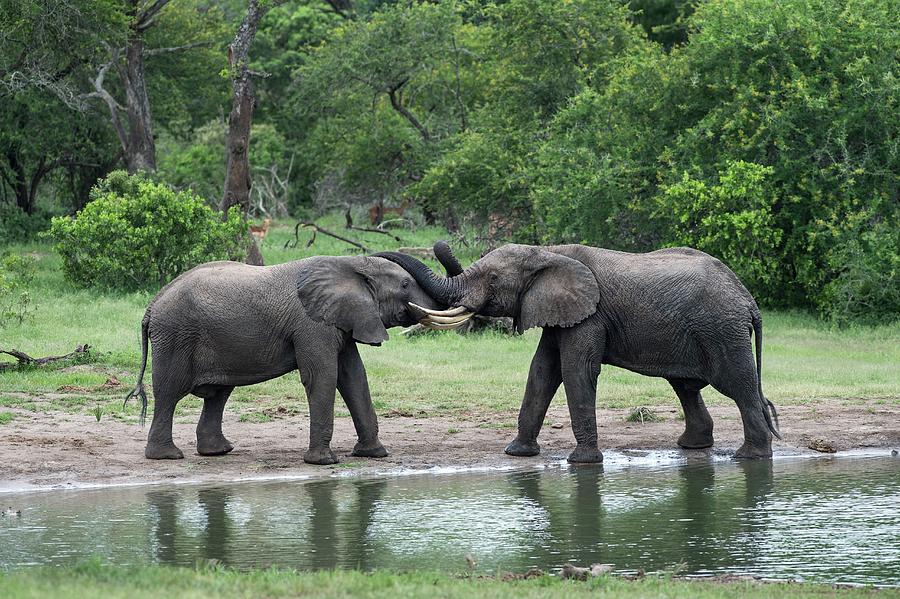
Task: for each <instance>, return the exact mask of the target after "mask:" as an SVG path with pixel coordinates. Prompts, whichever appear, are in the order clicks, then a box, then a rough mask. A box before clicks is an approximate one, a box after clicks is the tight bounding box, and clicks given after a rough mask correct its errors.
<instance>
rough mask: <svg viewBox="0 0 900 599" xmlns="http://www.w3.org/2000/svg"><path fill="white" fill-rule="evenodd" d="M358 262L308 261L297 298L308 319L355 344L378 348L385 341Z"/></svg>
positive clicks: (339, 259) (368, 282)
mask: <svg viewBox="0 0 900 599" xmlns="http://www.w3.org/2000/svg"><path fill="white" fill-rule="evenodd" d="M358 260H359V259H358V258H348V257H346V258H345V257H331V258H328V257H322V258H310V259H309V260H307V261H306V264H304V265H303V267H302V268H301V270H300V275H299V277H298V280H297V295H298V296H299V297H300V303H302V304H303V308H304V309H305V310H306V313H307V314H309V316H310V317H312V318H314V319H315V320H318V321H320V322H324V323H326V324H330V325H334V326H336V327H337V328H339V329H341V330H342V331H344V332H346V333H350V334H351V335H352V337H353V339H355V340H356V341H358V342H360V343H366V344H368V345H381V343H382V342H383V341H386V340H387V338H388V334H387V330H385V328H384V323H382V322H381V313H380V311H379V309H378V302H377V301H376V300H375V297H376V296H375V293H374V292H373V288H372V286H373V285H374V283H373V282H372V281H371V280H370V279H369V278H368V277H366V275H364V274H363V273H362V271H361V269H360V268H358V266H359V265H358V264H357V263H356V262H357V261H358Z"/></svg>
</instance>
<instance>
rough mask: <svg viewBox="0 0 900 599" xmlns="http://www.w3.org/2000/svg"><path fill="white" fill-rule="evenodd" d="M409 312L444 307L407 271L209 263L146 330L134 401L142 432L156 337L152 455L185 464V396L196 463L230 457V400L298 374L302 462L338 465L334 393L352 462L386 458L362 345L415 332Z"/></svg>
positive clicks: (363, 264)
mask: <svg viewBox="0 0 900 599" xmlns="http://www.w3.org/2000/svg"><path fill="white" fill-rule="evenodd" d="M410 303H412V304H414V305H417V306H421V307H423V308H425V309H428V308H430V307H431V308H433V307H437V306H436V305H435V303H434V301H433V300H432V299H431V298H430V297H429V296H428V295H427V294H426V293H425V292H424V291H423V290H422V289H421V288H420V287H419V286H418V285H417V284H416V282H415V281H414V280H413V279H412V277H411V276H410V275H409V274H408V273H407V272H406V271H405V270H404V269H402V268H401V267H400V266H398V265H396V264H394V263H392V262H390V261H388V260H384V259H381V258H374V257H367V256H356V257H316V258H308V259H306V260H298V261H295V262H289V263H286V264H280V265H277V266H268V267H262V266H248V265H246V264H240V263H237V262H211V263H208V264H203V265H200V266H198V267H196V268H194V269H192V270H190V271H188V272H186V273H183V274H181V275H179V276H178V277H177V278H176V279H174V280H173V281H172V282H171V283H169V284H168V285H166V286H165V287H164V288H163V289H162V290H161V291H160V292H159V293H158V294H157V295H156V297H155V298H154V299H153V301H152V302H150V306H149V307H148V308H147V311H146V313H145V314H144V319H143V321H142V322H141V344H142V358H141V359H142V363H141V372H140V375H139V377H138V382H137V386H136V387H135V389H134V390H133V391H132V392H131V393H129V395H128V397H129V398H130V397H134V396H137V397H140V398H141V400H142V411H141V420H142V422H143V419H144V415H145V414H146V410H147V395H146V393H145V391H144V387H143V378H144V372H145V370H146V367H147V340H148V337H149V340H150V342H151V343H152V348H153V394H154V411H153V422H152V424H151V425H150V433H149V435H148V439H147V447H146V450H145V455H146V456H147V457H148V458H152V459H163V458H172V459H177V458H182V457H184V455H183V454H182V452H181V450H180V449H178V447H176V446H175V443H174V442H173V440H172V418H173V416H174V413H175V406H176V404H177V403H178V401H179V400H181V398H183V397H184V396H185V395H187V394H189V393H190V394H193V395H196V396H198V397H201V398H203V411H202V413H201V414H200V421H199V423H198V424H197V453H199V454H201V455H221V454H225V453H228V452H229V451H231V450H232V448H233V447H232V444H231V443H229V442H228V440H227V439H226V438H225V437H224V436H223V434H222V413H223V410H224V408H225V402H226V400H227V399H228V396H229V395H230V394H231V391H232V390H233V389H234V388H235V387H237V386H241V385H252V384H255V383H260V382H262V381H266V380H269V379H273V378H276V377H279V376H282V375H284V374H287V373H288V372H291V371H294V370H298V369H299V371H300V378H301V380H302V382H303V385H304V387H305V389H306V395H307V399H308V401H309V422H310V431H309V449H308V451H306V453H305V454H304V456H303V459H304V461H306V462H308V463H311V464H333V463H335V462H337V461H338V460H337V457H336V456H335V454H334V452H333V451H332V450H331V447H330V444H331V436H332V431H333V426H334V398H335V389H337V390H338V391H340V393H341V396H342V397H343V398H344V401H345V402H346V404H347V408H348V409H349V410H350V415H351V417H352V418H353V424H354V426H355V427H356V432H357V435H358V437H359V442H358V443H357V444H356V446H355V447H354V448H353V455H355V456H367V457H384V456H386V455H387V451H386V450H385V448H384V446H383V445H382V444H381V441H379V439H378V421H377V419H376V416H375V410H374V407H373V406H372V399H371V397H370V395H369V384H368V381H367V379H366V371H365V367H364V366H363V363H362V360H361V359H360V356H359V352H358V351H357V348H356V343H366V344H369V345H380V344H381V342H382V341H385V340H386V339H387V337H388V335H387V330H386V329H387V328H390V327H394V326H409V325H412V324H414V323H415V322H416V320H417V318H415V317H414V313H413V312H411V310H412V309H411V308H410V306H409V304H410ZM126 401H127V398H126Z"/></svg>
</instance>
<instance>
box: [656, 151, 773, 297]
mask: <svg viewBox="0 0 900 599" xmlns="http://www.w3.org/2000/svg"><path fill="white" fill-rule="evenodd" d="M771 174H772V168H771V167H764V166H760V165H758V164H753V163H750V162H743V161H737V162H729V163H727V165H726V168H725V171H724V172H721V173H719V178H718V179H719V180H718V182H716V183H714V184H708V183H706V182H705V181H703V180H702V179H694V178H693V177H691V176H690V175H689V174H688V173H685V174H684V176H683V177H682V179H681V180H680V181H678V182H676V183H673V184H671V185H668V186H664V187H663V188H662V193H661V194H660V195H659V196H658V197H657V202H658V209H657V213H656V214H657V217H658V218H659V219H661V220H662V221H663V222H665V223H666V225H667V228H668V230H669V232H670V233H669V235H670V239H671V244H672V245H687V246H691V247H695V248H697V249H698V250H703V251H704V252H707V253H709V254H711V255H713V256H715V257H717V258H719V259H720V260H722V261H723V262H725V263H726V264H728V265H729V266H730V267H731V268H732V270H734V271H735V273H737V275H738V276H739V277H740V278H741V280H742V281H743V282H744V284H745V285H747V287H748V288H749V289H750V290H751V291H753V292H755V293H761V292H765V290H766V286H767V285H768V284H770V283H771V282H772V280H773V278H774V277H773V273H774V272H775V270H776V269H777V268H778V260H777V255H778V254H777V252H778V246H779V243H780V242H781V237H782V231H781V230H780V229H778V228H777V227H776V226H775V218H774V216H773V214H772V207H773V206H774V204H775V193H774V191H773V190H772V189H771V188H770V187H769V186H768V185H767V181H766V179H767V178H768V177H769V176H771Z"/></svg>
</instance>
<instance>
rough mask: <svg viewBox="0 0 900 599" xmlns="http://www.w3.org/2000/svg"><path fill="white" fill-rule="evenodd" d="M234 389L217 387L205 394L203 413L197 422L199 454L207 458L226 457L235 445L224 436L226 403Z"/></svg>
mask: <svg viewBox="0 0 900 599" xmlns="http://www.w3.org/2000/svg"><path fill="white" fill-rule="evenodd" d="M233 390H234V387H216V388H214V389H212V390H210V392H209V393H203V395H202V396H201V397H203V411H202V412H200V420H199V421H198V422H197V453H199V454H200V455H205V456H214V455H225V454H226V453H228V452H229V451H231V450H232V449H234V445H232V444H231V442H229V441H228V439H226V438H225V435H223V434H222V415H223V413H224V412H225V402H226V401H228V396H229V395H231V392H232V391H233Z"/></svg>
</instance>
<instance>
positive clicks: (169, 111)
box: [0, 0, 900, 321]
mask: <svg viewBox="0 0 900 599" xmlns="http://www.w3.org/2000/svg"><path fill="white" fill-rule="evenodd" d="M53 1H54V2H56V3H61V4H62V5H65V6H66V7H69V9H70V11H71V14H69V13H55V12H53V11H48V10H45V11H43V12H42V10H41V6H43V5H42V4H41V3H39V2H35V1H34V0H30V1H29V2H25V3H20V5H19V7H18V8H16V9H15V10H12V11H9V12H8V13H7V14H5V15H4V14H0V24H7V25H10V28H9V30H10V31H18V32H19V33H18V34H17V36H7V37H3V36H0V49H2V50H4V51H6V50H8V51H6V52H5V54H4V52H0V54H4V56H5V58H4V60H5V61H6V62H3V61H0V95H2V96H3V97H4V100H6V101H4V102H0V121H2V123H3V126H0V145H4V148H0V150H3V151H0V175H3V177H2V181H3V182H2V184H0V201H2V200H5V201H6V202H8V203H10V204H15V203H16V202H18V201H20V198H22V197H26V199H27V196H28V194H29V193H32V190H31V189H30V188H29V186H28V185H25V186H24V187H23V186H22V185H19V183H20V182H21V181H29V180H32V175H33V174H34V173H41V172H42V170H41V169H44V170H46V171H47V173H45V174H46V177H45V179H46V181H47V183H46V184H45V185H44V186H42V190H44V193H41V194H38V199H43V200H44V204H45V206H44V207H43V208H42V207H41V205H40V204H38V205H37V206H35V207H34V208H33V210H32V211H34V212H40V211H41V210H42V209H43V210H44V212H46V209H47V208H48V207H49V208H50V209H52V210H60V209H63V210H64V209H69V210H73V211H74V210H78V209H80V208H81V207H82V206H83V205H84V203H85V202H86V200H87V197H88V193H87V190H88V189H89V188H90V185H91V184H92V183H93V182H94V181H96V179H97V178H98V177H100V176H103V175H105V174H106V173H107V172H108V171H109V170H111V169H112V168H114V167H115V166H116V163H117V161H120V160H121V157H120V156H119V154H120V152H118V151H117V150H116V138H115V135H114V134H113V133H112V129H111V126H110V124H109V122H108V121H109V119H108V118H107V115H105V114H104V113H103V110H102V106H101V104H100V103H99V102H98V101H97V99H96V98H91V97H90V96H91V94H90V92H91V89H90V86H89V85H88V82H89V81H90V78H91V77H93V76H94V74H95V73H96V72H97V69H98V68H99V67H100V66H102V64H103V62H104V61H105V60H107V59H108V52H106V51H105V50H104V48H106V47H108V45H109V43H110V42H109V40H119V39H122V38H121V36H122V34H123V31H125V30H126V29H127V27H128V15H127V11H124V10H123V7H124V6H126V5H127V3H128V2H130V1H131V0H53ZM51 4H52V3H51ZM244 9H245V4H244V3H243V2H242V1H240V0H227V1H225V2H221V3H217V4H216V7H215V8H210V7H209V6H208V5H207V4H206V3H204V2H202V1H199V0H182V1H180V2H172V3H170V5H168V6H167V7H166V8H165V10H164V11H162V12H161V13H160V17H159V19H158V22H156V23H155V24H154V27H153V28H152V29H151V30H149V32H148V34H147V36H148V37H147V41H148V46H151V47H161V46H171V47H182V46H187V47H188V48H187V49H185V50H179V51H175V52H171V53H169V52H164V53H158V54H153V55H152V56H149V57H148V58H147V82H148V83H147V85H148V90H149V94H150V100H151V104H152V106H153V118H154V121H155V123H156V129H155V131H156V132H157V133H158V135H157V137H158V142H157V151H158V153H159V159H158V161H157V163H158V172H157V177H158V178H159V179H161V180H162V181H165V182H166V183H169V184H171V185H173V186H175V188H176V189H190V190H192V191H194V192H196V193H197V194H199V195H200V196H202V197H203V198H204V199H206V200H207V201H208V202H210V203H211V204H214V203H215V202H217V201H218V200H219V199H220V196H221V193H222V184H223V173H224V163H225V152H224V130H225V124H224V122H223V115H224V114H225V112H226V110H227V105H228V104H227V89H228V81H227V78H223V77H222V73H221V70H222V67H223V66H224V54H225V44H227V42H228V41H229V39H230V32H232V31H233V30H234V27H236V24H237V23H238V22H239V20H240V17H241V14H242V11H243V10H244ZM26 13H27V16H28V17H29V18H30V19H32V20H34V19H38V20H37V21H35V22H38V23H44V24H45V27H46V28H48V29H50V30H58V32H59V36H58V37H59V40H61V43H60V44H52V43H50V44H48V43H43V42H42V45H41V44H31V45H30V46H28V45H23V44H27V43H28V40H30V39H32V38H34V39H37V38H35V34H34V31H35V28H34V26H32V25H28V24H27V23H26V21H25V20H23V15H25V14H26ZM60 14H62V15H63V16H66V15H68V16H66V18H62V17H60ZM42 15H43V16H42ZM898 16H900V13H898V11H897V8H896V3H895V2H892V0H783V1H782V2H777V3H776V2H772V1H771V0H600V1H597V0H566V1H559V0H507V1H503V2H500V1H493V0H444V1H441V2H421V1H420V2H415V1H414V2H402V3H400V2H391V1H384V2H383V1H380V0H369V1H363V0H357V1H355V2H354V1H351V0H343V1H342V2H337V3H335V2H325V1H323V0H292V1H290V2H285V3H283V4H281V5H279V6H277V7H274V8H272V9H271V10H270V11H269V12H268V14H267V15H266V17H265V18H264V19H263V21H262V22H261V24H260V30H259V33H258V35H257V40H256V42H255V44H254V47H253V48H252V49H251V52H250V54H251V57H252V59H253V64H252V68H253V69H254V70H255V71H256V72H259V73H264V74H265V76H264V77H260V78H258V79H257V80H256V86H257V92H258V93H257V99H258V106H257V109H256V115H255V117H254V118H255V120H254V129H253V136H252V139H251V143H250V158H251V165H252V169H253V171H252V175H253V180H254V186H253V190H254V191H253V193H254V194H255V195H254V198H253V204H254V205H255V206H256V207H257V209H258V210H259V211H261V212H266V213H267V214H279V213H281V214H283V212H284V210H285V209H286V208H288V209H290V210H292V211H294V212H297V211H307V210H320V211H321V210H329V209H335V208H343V206H345V205H348V204H349V205H353V204H360V205H363V206H364V207H369V206H371V205H373V204H375V203H377V202H382V203H385V204H387V205H391V204H400V203H401V202H405V201H412V202H413V203H414V204H415V205H417V207H418V208H419V209H421V211H422V212H423V213H424V214H425V216H426V218H428V219H433V220H435V221H438V222H441V223H442V224H445V225H447V226H448V227H450V228H454V227H456V226H458V224H459V223H474V224H476V226H479V227H481V230H482V231H485V232H487V234H488V235H489V237H490V239H489V240H488V241H489V242H490V243H499V242H502V241H503V240H505V239H511V240H518V241H526V242H532V243H558V242H582V243H588V244H592V245H597V246H603V247H610V248H616V249H622V250H627V251H647V250H651V249H655V248H658V247H663V246H669V245H680V244H683V245H691V246H694V247H697V248H700V249H703V250H705V251H708V252H709V253H711V254H713V255H716V256H717V257H719V258H721V259H722V260H724V261H725V262H726V263H728V264H729V265H730V266H731V267H732V268H733V269H734V270H735V271H736V272H737V273H738V274H739V276H740V277H741V278H742V280H744V281H745V283H746V284H747V285H748V287H749V288H750V289H751V291H752V292H753V293H754V294H755V295H756V297H757V298H758V299H759V301H760V303H762V304H765V305H769V306H790V307H802V308H806V309H810V310H813V311H816V312H818V313H820V314H823V315H826V316H829V317H830V318H832V319H834V320H836V321H844V320H872V321H884V320H892V319H896V318H897V317H898V314H900V291H897V290H898V289H900V281H898V274H897V273H898V261H900V252H898V250H900V226H898V225H897V223H898V222H900V198H898V189H900V141H898V140H900V106H898V104H900V84H898V62H897V56H898V54H900V35H898V33H897V26H896V23H897V20H898ZM41 19H43V20H41ZM29 22H31V21H29ZM92 23H93V25H92ZM117 36H118V37H117ZM23 40H24V42H23ZM104 44H106V45H104ZM67 47H71V48H73V49H75V50H76V53H77V54H78V55H79V56H81V57H82V59H81V61H80V62H78V63H77V65H75V66H73V67H72V69H71V73H70V72H69V71H68V70H66V68H67V67H68V64H69V63H67V62H66V56H67V54H66V53H65V52H64V51H63V50H64V49H65V48H67ZM25 48H29V51H28V52H24V49H25ZM30 48H33V49H30ZM19 54H21V55H22V56H25V57H26V58H27V59H28V60H26V61H25V65H26V66H28V67H29V68H30V69H31V70H29V69H27V68H23V69H20V71H21V72H23V73H25V74H26V75H30V77H31V79H27V78H26V79H25V80H24V82H23V79H22V75H19V76H18V77H19V79H15V77H13V76H12V75H10V74H9V73H12V72H13V71H14V69H12V67H13V66H15V65H14V64H12V63H11V62H10V61H12V60H14V59H13V58H11V57H14V56H17V55H19ZM20 66H21V65H20ZM42 73H57V74H61V76H60V77H58V78H57V79H58V80H57V81H56V83H54V85H49V84H47V83H46V81H45V80H46V78H44V79H41V78H40V77H39V76H38V75H40V74H42ZM13 83H16V85H18V86H19V87H18V88H17V89H15V90H13V88H12V85H13ZM86 85H87V88H85V86H86ZM79 86H80V87H79ZM110 89H111V90H112V92H113V93H114V94H120V93H121V90H118V89H117V88H116V87H115V86H114V85H113V86H112V87H111V88H110ZM66 94H69V95H68V96H67V95H66ZM79 94H80V95H79ZM79 97H81V98H83V99H84V100H85V102H86V104H85V105H86V106H88V107H89V109H88V110H84V108H83V107H82V108H81V109H78V110H76V109H74V108H73V107H72V106H70V104H72V103H73V102H71V101H68V103H67V98H68V99H70V100H71V99H72V98H79ZM67 125H68V126H67ZM29 140H30V141H29ZM4 161H5V162H4ZM15 169H18V171H16V170H15ZM17 173H18V174H17ZM40 180H41V178H40V177H38V178H35V179H34V181H38V182H39V181H40ZM17 186H18V187H17ZM0 212H2V211H0ZM3 214H6V212H3ZM8 220H12V219H8ZM12 227H13V228H15V227H17V225H16V224H13V225H12ZM9 228H10V227H9V226H7V229H9ZM2 229H3V225H2V224H0V230H2Z"/></svg>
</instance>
